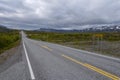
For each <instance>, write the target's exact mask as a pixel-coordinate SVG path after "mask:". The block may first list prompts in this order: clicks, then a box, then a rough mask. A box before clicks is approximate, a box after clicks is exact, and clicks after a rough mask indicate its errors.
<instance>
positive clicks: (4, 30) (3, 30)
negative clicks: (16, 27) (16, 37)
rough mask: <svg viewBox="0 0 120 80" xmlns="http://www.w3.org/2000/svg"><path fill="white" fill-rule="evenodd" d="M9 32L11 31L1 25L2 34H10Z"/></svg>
mask: <svg viewBox="0 0 120 80" xmlns="http://www.w3.org/2000/svg"><path fill="white" fill-rule="evenodd" d="M8 31H10V29H8V28H6V27H5V26H3V25H0V32H8Z"/></svg>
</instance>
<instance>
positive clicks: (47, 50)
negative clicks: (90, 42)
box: [16, 32, 120, 80]
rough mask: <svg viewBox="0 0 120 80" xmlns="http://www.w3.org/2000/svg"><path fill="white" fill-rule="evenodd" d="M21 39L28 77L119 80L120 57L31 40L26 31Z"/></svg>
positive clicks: (50, 79)
mask: <svg viewBox="0 0 120 80" xmlns="http://www.w3.org/2000/svg"><path fill="white" fill-rule="evenodd" d="M22 40H23V51H24V52H23V55H22V56H23V58H24V59H23V61H24V63H25V69H27V70H26V71H27V73H26V74H27V75H26V77H27V78H26V80H120V59H117V58H113V57H107V56H103V55H97V54H94V53H90V52H87V51H82V50H77V49H73V48H69V47H65V46H61V45H57V44H52V43H47V42H42V41H37V40H32V39H28V38H27V37H26V35H25V34H24V33H23V32H22ZM18 73H19V72H18ZM21 78H22V77H21ZM23 78H24V79H23V80H25V76H24V77H23ZM16 80H17V79H16ZM19 80H20V79H19Z"/></svg>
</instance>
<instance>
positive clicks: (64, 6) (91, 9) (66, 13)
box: [0, 0, 120, 29]
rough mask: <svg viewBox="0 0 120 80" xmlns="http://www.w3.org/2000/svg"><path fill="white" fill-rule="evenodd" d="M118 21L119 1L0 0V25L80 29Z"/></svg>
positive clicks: (119, 18) (119, 13)
mask: <svg viewBox="0 0 120 80" xmlns="http://www.w3.org/2000/svg"><path fill="white" fill-rule="evenodd" d="M119 21H120V0H0V24H1V25H5V26H9V27H11V28H24V29H37V28H41V27H42V28H47V27H49V28H65V29H67V28H83V27H81V25H82V24H105V23H119Z"/></svg>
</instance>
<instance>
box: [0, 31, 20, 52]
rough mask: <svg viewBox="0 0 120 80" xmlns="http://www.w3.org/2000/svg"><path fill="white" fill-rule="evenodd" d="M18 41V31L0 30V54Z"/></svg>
mask: <svg viewBox="0 0 120 80" xmlns="http://www.w3.org/2000/svg"><path fill="white" fill-rule="evenodd" d="M19 42H20V35H19V31H15V30H14V31H7V32H0V54H1V53H3V52H4V51H5V50H8V49H10V48H12V47H15V46H17V45H18V44H19Z"/></svg>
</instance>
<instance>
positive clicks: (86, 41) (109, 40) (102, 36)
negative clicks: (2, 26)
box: [26, 31, 120, 57]
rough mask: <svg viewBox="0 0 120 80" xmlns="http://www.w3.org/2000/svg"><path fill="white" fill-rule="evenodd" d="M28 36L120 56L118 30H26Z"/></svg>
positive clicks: (119, 35) (119, 33)
mask: <svg viewBox="0 0 120 80" xmlns="http://www.w3.org/2000/svg"><path fill="white" fill-rule="evenodd" d="M26 33H27V34H28V37H29V38H32V39H36V40H41V41H47V42H52V43H57V44H61V45H65V46H69V47H73V48H78V49H82V50H87V51H91V52H96V53H101V54H106V55H110V56H116V57H120V51H119V50H120V32H95V33H93V32H91V33H90V32H89V33H87V32H85V33H82V32H81V33H56V32H33V31H27V32H26Z"/></svg>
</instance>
